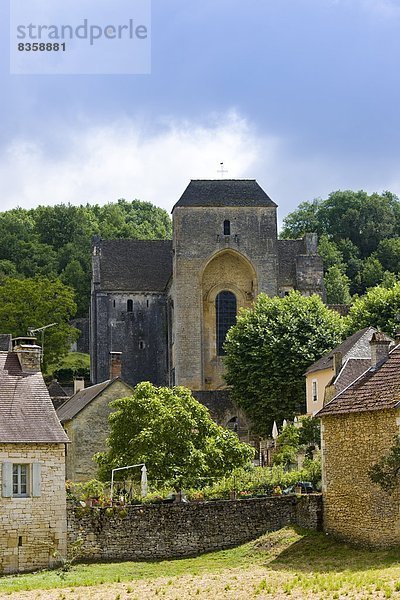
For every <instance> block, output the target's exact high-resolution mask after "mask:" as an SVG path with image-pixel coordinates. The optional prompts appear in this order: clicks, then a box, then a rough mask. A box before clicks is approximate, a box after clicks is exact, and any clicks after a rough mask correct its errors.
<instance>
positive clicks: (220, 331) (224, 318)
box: [215, 290, 238, 356]
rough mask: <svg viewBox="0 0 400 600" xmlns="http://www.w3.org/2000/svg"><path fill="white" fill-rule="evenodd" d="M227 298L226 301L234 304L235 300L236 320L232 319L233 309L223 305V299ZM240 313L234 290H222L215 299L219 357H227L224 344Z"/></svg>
mask: <svg viewBox="0 0 400 600" xmlns="http://www.w3.org/2000/svg"><path fill="white" fill-rule="evenodd" d="M224 296H225V301H227V300H228V299H229V301H231V302H232V300H234V307H235V309H234V310H235V314H234V318H233V319H232V318H230V317H231V316H232V315H233V310H232V308H231V307H229V306H227V305H226V304H225V305H221V304H220V302H221V299H223V297H224ZM237 311H238V301H237V297H236V294H235V293H234V292H232V290H221V291H220V292H219V293H218V294H217V295H216V297H215V350H216V354H217V356H225V354H226V353H225V351H224V348H223V346H224V343H225V340H226V335H227V333H228V331H229V329H230V328H231V327H232V326H233V325H235V323H236V317H237Z"/></svg>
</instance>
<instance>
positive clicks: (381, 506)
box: [316, 332, 400, 547]
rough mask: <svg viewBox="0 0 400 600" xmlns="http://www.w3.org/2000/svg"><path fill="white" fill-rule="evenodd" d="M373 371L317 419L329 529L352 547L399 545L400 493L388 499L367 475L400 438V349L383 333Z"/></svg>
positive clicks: (374, 347)
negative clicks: (392, 344)
mask: <svg viewBox="0 0 400 600" xmlns="http://www.w3.org/2000/svg"><path fill="white" fill-rule="evenodd" d="M370 344H371V364H370V367H369V368H368V369H367V370H366V371H365V372H364V373H363V374H362V375H360V376H359V377H358V379H356V381H354V382H353V383H352V384H351V385H349V386H348V387H347V388H345V389H344V390H343V391H341V392H340V393H339V394H337V395H336V396H335V397H334V398H333V399H332V400H331V401H330V402H328V403H327V404H326V405H325V406H324V407H323V408H322V409H321V410H320V411H319V412H318V413H317V415H316V416H317V417H319V418H320V419H321V444H322V447H321V451H322V469H323V496H324V528H325V530H326V532H327V533H330V534H333V535H335V536H337V537H339V538H342V539H345V540H348V541H350V542H354V543H359V544H364V545H369V546H376V547H390V546H395V545H399V544H400V514H399V500H400V494H399V491H397V492H395V493H393V494H392V495H389V494H388V493H386V492H384V491H383V490H382V489H381V488H380V487H379V486H378V485H376V484H373V483H372V482H371V480H370V478H369V475H368V471H369V469H370V468H371V467H372V465H374V464H375V463H376V462H378V461H379V459H381V458H382V457H383V456H385V455H387V454H388V452H389V450H390V448H391V447H392V445H393V443H394V439H395V437H396V436H397V435H399V432H400V345H397V346H395V348H394V349H393V350H391V351H390V352H389V346H390V340H388V339H387V337H386V336H384V335H383V334H381V333H380V332H378V333H374V334H373V336H372V339H371V342H370Z"/></svg>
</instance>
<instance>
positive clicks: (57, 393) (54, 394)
mask: <svg viewBox="0 0 400 600" xmlns="http://www.w3.org/2000/svg"><path fill="white" fill-rule="evenodd" d="M47 389H48V391H49V394H50V397H51V398H68V394H67V392H66V391H65V390H64V388H62V387H61V385H60V384H59V383H58V381H56V380H55V379H54V380H53V381H52V382H51V383H50V385H49V387H48V388H47Z"/></svg>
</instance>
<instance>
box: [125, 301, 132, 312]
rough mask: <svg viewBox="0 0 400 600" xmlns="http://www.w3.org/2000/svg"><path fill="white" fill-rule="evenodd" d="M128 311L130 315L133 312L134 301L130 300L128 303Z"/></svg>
mask: <svg viewBox="0 0 400 600" xmlns="http://www.w3.org/2000/svg"><path fill="white" fill-rule="evenodd" d="M126 311H127V312H128V313H131V312H133V300H128V302H127V303H126Z"/></svg>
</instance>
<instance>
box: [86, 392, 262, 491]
mask: <svg viewBox="0 0 400 600" xmlns="http://www.w3.org/2000/svg"><path fill="white" fill-rule="evenodd" d="M111 406H112V408H113V409H114V412H112V413H111V415H110V417H109V418H110V426H111V432H110V437H109V438H108V441H107V444H108V446H109V450H108V452H103V453H99V454H97V455H96V460H97V462H98V464H99V476H100V479H102V480H103V481H106V480H109V479H110V477H111V469H112V468H116V467H122V466H125V465H130V464H138V463H146V466H147V468H148V471H149V475H150V477H152V478H153V479H156V480H157V481H161V482H172V481H174V480H175V483H176V484H177V485H178V486H181V485H183V486H189V487H190V486H192V487H196V486H202V485H204V482H205V480H204V479H202V478H205V479H207V478H210V479H211V478H213V477H221V476H223V475H225V474H228V473H230V472H232V471H233V470H234V469H235V468H238V467H242V466H245V465H247V464H249V463H250V461H251V459H252V458H253V456H254V450H253V448H251V446H248V445H247V444H244V443H242V442H240V441H239V439H238V437H237V436H236V434H235V433H233V432H232V431H229V430H227V429H224V428H223V427H220V426H218V425H216V424H215V423H214V421H213V420H212V419H211V417H210V415H209V413H208V410H207V409H206V408H205V407H204V406H203V405H202V404H200V403H199V402H197V400H195V399H194V398H193V396H192V394H191V392H190V390H188V389H187V388H184V387H174V388H172V389H171V388H167V387H155V386H154V385H152V384H151V383H148V382H144V383H140V384H139V385H137V386H136V387H135V389H134V392H133V395H132V396H131V397H129V398H122V399H119V400H115V401H113V402H112V403H111Z"/></svg>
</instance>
